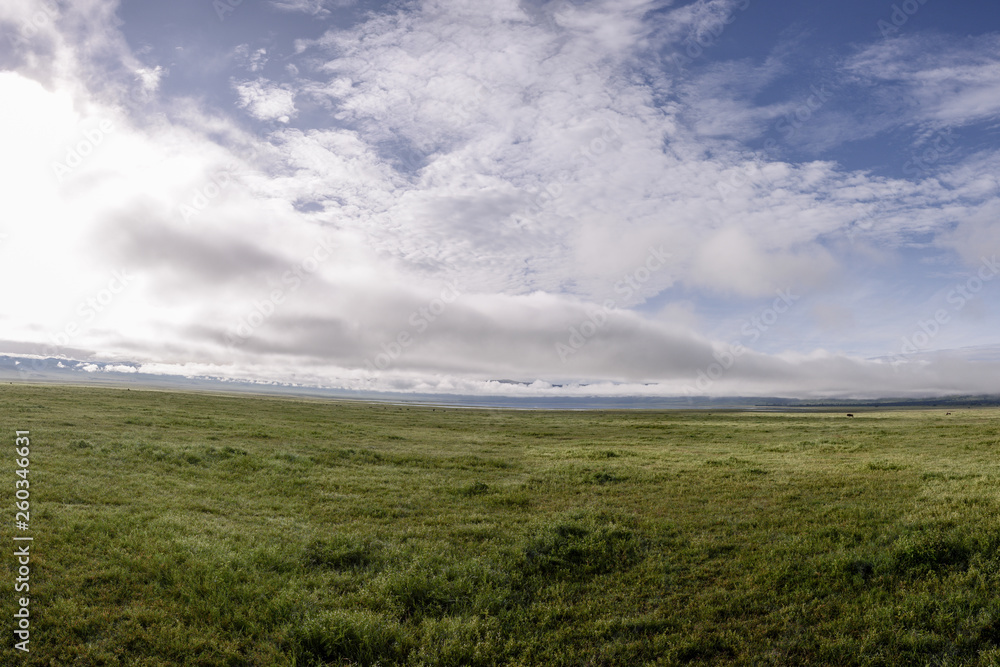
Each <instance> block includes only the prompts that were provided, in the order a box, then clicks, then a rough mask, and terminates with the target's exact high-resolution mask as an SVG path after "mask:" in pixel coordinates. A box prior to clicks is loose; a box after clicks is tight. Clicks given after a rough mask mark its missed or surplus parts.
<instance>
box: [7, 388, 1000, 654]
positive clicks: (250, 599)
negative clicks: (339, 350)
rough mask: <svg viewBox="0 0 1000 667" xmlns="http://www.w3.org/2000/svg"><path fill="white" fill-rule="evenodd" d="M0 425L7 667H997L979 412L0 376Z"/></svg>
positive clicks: (993, 504) (995, 432)
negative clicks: (685, 404) (28, 510)
mask: <svg viewBox="0 0 1000 667" xmlns="http://www.w3.org/2000/svg"><path fill="white" fill-rule="evenodd" d="M0 424H2V428H3V429H5V430H6V432H7V435H8V436H9V437H7V440H8V441H9V442H8V445H9V446H8V447H7V450H6V451H7V452H8V454H7V455H5V456H4V457H3V460H4V463H3V465H2V466H0V471H2V475H0V494H2V498H3V507H4V508H5V510H4V511H6V512H7V513H8V514H9V515H10V516H9V517H8V518H7V519H4V525H6V526H11V525H12V522H13V519H14V517H13V513H14V509H13V500H14V499H13V489H14V481H15V479H17V478H16V477H15V476H14V467H15V466H14V456H13V451H12V450H13V438H14V431H15V429H30V430H31V437H32V445H33V447H32V454H31V459H32V462H31V467H32V472H31V473H30V475H31V477H30V479H31V492H32V497H31V499H32V503H33V504H32V533H33V535H34V536H35V542H34V543H33V547H32V549H33V556H32V568H33V570H32V574H31V577H32V580H31V609H32V630H33V631H32V635H31V643H30V647H31V652H30V654H27V655H24V654H22V653H20V652H16V651H14V650H13V649H12V644H13V639H11V637H12V634H11V629H12V628H13V619H12V614H13V611H14V600H15V599H16V597H17V596H16V595H15V593H14V591H13V584H14V578H15V576H16V575H15V563H14V559H13V558H12V557H11V556H10V554H9V551H7V550H4V553H6V554H7V555H6V556H3V557H2V558H0V563H2V565H0V614H2V618H3V619H4V620H3V621H0V623H2V624H3V627H4V628H6V629H5V630H4V632H3V635H4V636H5V637H7V639H6V640H5V641H4V642H3V646H2V647H0V662H2V664H4V665H20V664H24V665H58V666H60V667H62V666H69V665H88V666H89V665H266V666H270V665H299V666H302V665H350V664H358V665H375V664H381V665H508V664H509V665H643V664H661V665H675V664H696V665H721V664H740V665H800V664H812V665H820V664H822V665H996V664H1000V648H998V642H1000V595H998V594H997V591H998V590H1000V552H998V546H1000V517H998V507H1000V503H998V501H1000V461H998V456H997V454H998V449H1000V412H998V411H996V410H992V411H991V410H976V411H957V412H955V413H954V414H952V415H950V416H947V415H945V413H944V411H943V410H942V411H906V412H891V413H874V412H870V413H862V414H858V416H857V417H856V418H854V419H847V418H845V417H844V415H843V413H836V414H822V413H815V414H761V413H719V412H715V413H711V414H708V413H696V412H667V413H662V412H661V413H651V412H637V413H627V412H582V413H577V412H501V411H482V410H460V409H442V408H436V409H432V408H429V407H427V408H423V407H413V406H411V407H406V406H386V405H373V404H350V403H332V402H322V401H307V400H294V399H283V398H262V397H239V396H216V395H199V394H192V393H168V392H160V391H138V390H131V391H124V390H119V389H88V388H67V387H31V386H19V385H5V386H2V387H0ZM4 534H5V535H7V537H6V538H5V540H6V541H7V544H11V542H10V539H9V536H10V530H9V529H7V530H5V531H4Z"/></svg>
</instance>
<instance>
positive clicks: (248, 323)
mask: <svg viewBox="0 0 1000 667" xmlns="http://www.w3.org/2000/svg"><path fill="white" fill-rule="evenodd" d="M0 100H2V101H3V104H2V105H0V146H2V147H3V153H2V156H0V197H2V199H0V201H2V202H3V212H4V214H3V216H2V217H0V275H2V277H3V281H4V284H5V285H6V286H7V289H6V293H5V297H6V298H5V301H4V304H5V305H4V308H3V309H0V354H12V355H21V356H22V357H24V358H26V359H27V358H43V357H63V358H66V359H75V360H83V361H88V362H102V363H108V364H111V365H109V366H106V367H107V368H117V369H119V370H121V369H124V370H141V371H142V372H147V373H164V374H181V375H188V376H212V377H221V378H232V379H245V380H257V381H266V382H284V383H293V384H302V385H308V386H324V387H337V388H348V389H366V390H381V391H400V392H423V393H428V392H429V393H434V392H446V393H465V394H514V395H642V396H683V395H698V396H725V395H738V396H788V397H814V396H830V397H885V396H926V395H936V394H973V393H1000V341H998V337H997V332H998V331H1000V308H997V305H998V303H1000V298H998V297H1000V265H998V263H997V258H998V255H1000V216H998V214H1000V184H998V174H1000V6H997V5H996V3H995V2H991V1H988V0H956V1H953V2H948V3H946V2H944V0H906V1H904V2H895V3H893V2H885V3H882V2H873V1H872V0H865V1H864V2H862V1H861V0H845V1H843V2H838V3H815V2H810V3H806V2H792V1H790V0H707V1H702V0H698V1H697V2H687V1H683V0H677V1H673V2H672V1H669V0H555V1H552V2H542V1H540V0H522V1H520V2H518V1H513V0H492V1H490V2H482V1H475V0H413V1H399V0H397V1H393V2H381V1H377V0H256V1H252V0H176V1H174V2H169V3H167V2H150V1H148V0H145V1H141V0H74V1H73V2H55V1H54V0H5V1H4V2H3V3H2V4H0ZM26 365H27V366H30V364H26ZM100 367H102V368H103V367H104V366H100ZM94 368H95V369H96V368H99V366H94ZM95 372H99V371H95ZM25 377H29V378H30V371H29V370H26V371H25Z"/></svg>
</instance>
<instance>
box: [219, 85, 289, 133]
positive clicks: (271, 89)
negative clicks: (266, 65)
mask: <svg viewBox="0 0 1000 667" xmlns="http://www.w3.org/2000/svg"><path fill="white" fill-rule="evenodd" d="M234 87H235V88H236V92H237V94H238V95H239V97H240V99H239V102H238V105H239V106H240V107H241V108H243V109H246V110H247V112H248V113H250V115H251V116H253V117H254V118H256V119H257V120H276V121H278V122H279V123H287V122H288V121H289V120H290V119H291V117H292V116H294V115H295V113H296V111H295V92H294V91H291V90H288V89H286V88H283V87H281V86H280V85H278V84H276V83H273V82H271V81H268V80H267V79H256V80H254V81H241V82H237V83H235V84H234Z"/></svg>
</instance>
